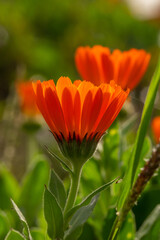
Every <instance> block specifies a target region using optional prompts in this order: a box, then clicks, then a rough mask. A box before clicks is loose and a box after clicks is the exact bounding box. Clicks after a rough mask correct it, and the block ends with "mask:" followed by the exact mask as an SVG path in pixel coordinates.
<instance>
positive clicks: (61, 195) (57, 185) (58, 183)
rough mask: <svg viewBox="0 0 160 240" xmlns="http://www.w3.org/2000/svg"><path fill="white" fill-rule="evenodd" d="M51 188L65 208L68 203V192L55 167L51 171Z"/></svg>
mask: <svg viewBox="0 0 160 240" xmlns="http://www.w3.org/2000/svg"><path fill="white" fill-rule="evenodd" d="M49 190H50V191H51V193H52V194H53V195H54V196H55V198H56V200H57V202H58V203H59V205H60V206H61V208H62V209H63V208H64V206H65V203H66V192H65V188H64V185H63V182H62V180H61V179H60V178H59V176H58V175H57V174H56V173H55V171H54V170H53V169H52V170H51V173H50V180H49Z"/></svg>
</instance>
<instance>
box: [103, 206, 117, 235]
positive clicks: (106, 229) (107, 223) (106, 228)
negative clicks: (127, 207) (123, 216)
mask: <svg viewBox="0 0 160 240" xmlns="http://www.w3.org/2000/svg"><path fill="white" fill-rule="evenodd" d="M115 218H116V210H115V208H110V209H109V211H108V213H107V216H106V218H105V220H104V225H103V229H102V234H103V239H108V238H109V234H110V231H111V229H112V226H113V223H114V220H115Z"/></svg>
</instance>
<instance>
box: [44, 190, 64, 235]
mask: <svg viewBox="0 0 160 240" xmlns="http://www.w3.org/2000/svg"><path fill="white" fill-rule="evenodd" d="M44 215H45V219H46V221H47V224H48V235H49V237H50V238H51V239H55V238H63V235H64V231H63V213H62V210H61V208H60V206H59V204H58V202H57V200H56V198H55V197H54V195H53V194H52V193H51V192H50V191H49V190H48V189H47V188H46V189H45V192H44Z"/></svg>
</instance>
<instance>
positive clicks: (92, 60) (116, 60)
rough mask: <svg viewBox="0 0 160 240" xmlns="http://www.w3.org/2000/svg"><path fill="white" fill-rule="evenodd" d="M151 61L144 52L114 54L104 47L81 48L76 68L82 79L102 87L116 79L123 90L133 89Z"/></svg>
mask: <svg viewBox="0 0 160 240" xmlns="http://www.w3.org/2000/svg"><path fill="white" fill-rule="evenodd" d="M149 60H150V54H148V53H146V51H144V50H137V49H131V50H129V51H124V52H121V51H120V50H118V49H116V50H114V51H113V52H112V53H111V52H110V50H109V48H107V47H102V46H98V45H97V46H94V47H92V48H90V47H79V48H78V49H77V51H76V54H75V62H76V67H77V70H78V72H79V74H80V75H81V77H82V78H83V79H84V80H86V81H90V82H92V83H94V84H95V85H97V86H98V85H100V84H101V83H109V82H110V81H111V80H113V79H114V81H115V82H116V84H118V85H120V86H121V87H122V88H123V89H125V90H126V89H127V88H129V89H133V88H135V87H136V86H137V84H138V83H139V82H140V80H141V78H142V77H143V75H144V73H145V71H146V69H147V67H148V64H149Z"/></svg>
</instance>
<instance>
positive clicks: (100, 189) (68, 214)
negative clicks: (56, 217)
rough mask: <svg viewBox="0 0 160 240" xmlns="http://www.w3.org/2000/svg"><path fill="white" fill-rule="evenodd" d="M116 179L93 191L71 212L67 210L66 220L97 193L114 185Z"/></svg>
mask: <svg viewBox="0 0 160 240" xmlns="http://www.w3.org/2000/svg"><path fill="white" fill-rule="evenodd" d="M117 179H118V178H116V179H114V180H112V181H111V182H109V183H106V184H104V185H102V186H101V187H99V188H97V189H96V190H95V191H93V192H92V193H90V194H89V195H88V196H87V197H86V198H85V199H84V200H83V201H82V202H81V203H79V204H78V205H76V206H75V207H73V208H72V209H71V210H69V211H68V212H67V213H66V219H69V218H70V217H71V216H72V215H73V214H74V213H75V212H76V211H77V210H78V209H79V208H81V207H83V206H86V205H87V204H88V203H89V202H90V201H91V199H92V198H93V197H94V196H95V195H97V194H98V193H100V192H102V191H103V190H105V189H107V188H108V187H109V186H110V185H111V184H112V183H114V182H115V181H116V180H117Z"/></svg>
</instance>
